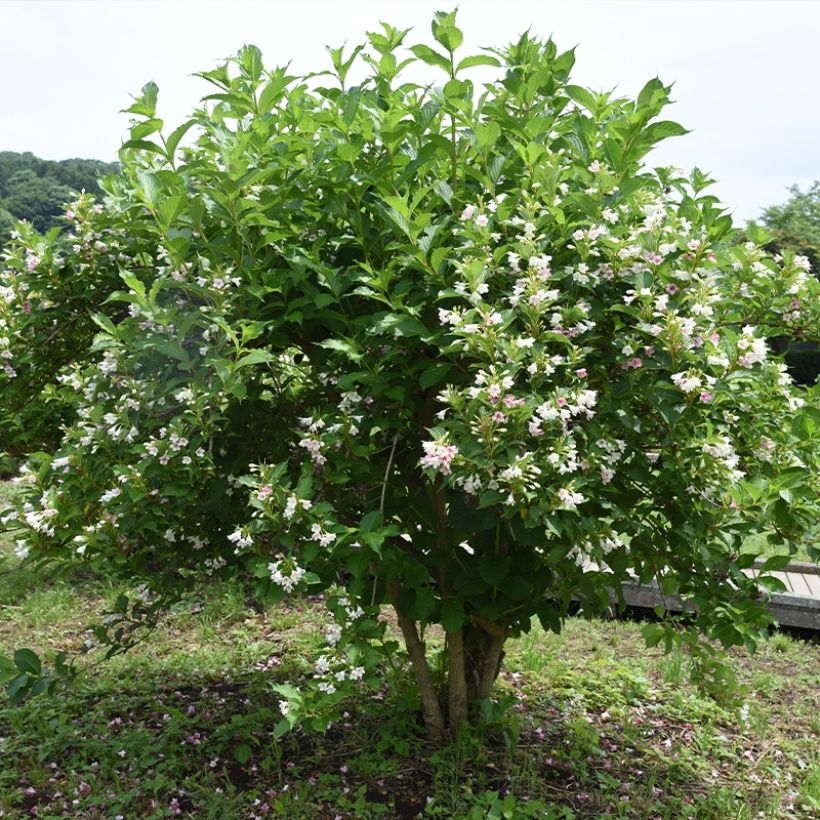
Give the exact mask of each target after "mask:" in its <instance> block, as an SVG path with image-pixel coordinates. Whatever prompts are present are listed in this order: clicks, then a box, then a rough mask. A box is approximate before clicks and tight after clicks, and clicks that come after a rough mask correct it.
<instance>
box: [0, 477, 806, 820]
mask: <svg viewBox="0 0 820 820" xmlns="http://www.w3.org/2000/svg"><path fill="white" fill-rule="evenodd" d="M0 492H2V485H0ZM15 563H16V559H14V558H13V555H12V553H11V550H10V548H9V545H8V544H6V545H5V546H4V547H3V548H1V549H0V572H2V571H3V570H5V569H9V568H12V567H13V566H14V565H15ZM116 593H117V590H116V589H115V588H114V587H113V586H112V585H111V584H109V583H106V582H105V581H103V580H100V579H97V578H90V577H80V576H76V577H73V578H65V579H53V578H49V577H46V576H45V575H43V574H41V573H38V572H27V573H25V574H23V573H11V574H4V575H2V576H0V653H6V654H8V653H9V652H10V651H11V650H13V649H14V648H16V647H18V646H29V647H31V648H32V649H35V651H41V652H45V651H49V650H53V649H55V648H60V649H67V650H71V651H76V650H78V649H79V648H80V646H81V645H82V642H83V640H84V638H85V633H84V627H85V624H87V623H89V622H90V621H91V620H93V613H94V612H95V611H96V610H97V608H98V607H99V606H100V605H101V604H103V603H104V602H105V601H107V600H111V599H112V598H113V597H114V596H115V595H116ZM323 619H324V615H323V612H322V608H321V606H320V605H319V604H318V603H316V602H307V603H304V604H295V603H293V602H291V603H289V604H280V605H279V606H277V607H275V608H273V609H271V610H268V611H261V612H260V611H257V609H254V608H251V607H250V606H249V605H248V602H247V599H246V594H245V590H244V589H243V588H242V587H241V585H239V584H237V583H219V584H213V585H211V586H210V587H209V588H207V589H205V590H204V591H203V592H202V594H201V596H200V597H199V598H198V599H197V600H195V601H192V602H189V603H188V604H186V606H185V607H181V608H180V609H179V610H178V611H176V612H175V613H174V614H173V615H172V616H171V617H169V618H168V619H167V621H166V622H164V623H163V625H162V626H161V627H160V628H159V629H158V631H157V632H156V634H155V636H154V639H153V640H152V641H151V642H148V643H145V644H142V645H140V646H139V647H137V648H135V649H134V650H133V651H132V652H130V653H129V654H127V655H125V656H123V657H119V658H115V659H113V660H111V661H110V662H108V663H107V664H104V665H101V666H99V667H96V668H95V670H94V671H93V673H92V674H89V675H88V676H86V677H84V678H83V679H82V680H81V681H80V683H79V685H78V686H77V688H76V689H75V690H74V691H72V692H70V693H68V694H66V695H64V696H60V697H59V698H56V699H51V700H33V701H30V702H28V703H25V704H24V705H23V706H21V707H19V708H16V709H14V708H10V707H8V706H7V705H6V704H4V703H2V702H0V738H2V739H0V810H2V812H5V815H4V816H6V817H29V816H32V815H33V814H36V816H38V817H71V818H116V817H122V818H126V819H127V820H130V818H142V817H151V818H154V817H156V818H159V817H173V816H179V817H196V818H214V820H215V819H216V818H220V820H222V819H223V818H225V819H227V820H231V819H232V818H254V817H277V818H296V819H297V820H298V819H299V818H304V819H305V820H309V819H310V818H334V817H342V818H357V819H358V818H377V817H385V818H410V817H416V816H421V817H437V818H468V819H469V820H479V819H480V818H501V817H511V818H527V817H538V818H556V819H557V818H565V819H566V818H598V817H612V818H635V820H644V819H645V818H669V820H671V819H672V818H676V819H677V818H714V819H715V820H724V819H727V818H735V819H738V820H746V819H747V818H748V820H751V819H752V818H761V817H762V818H783V819H784V820H785V819H786V818H795V819H796V820H806V819H807V818H812V817H820V756H819V755H818V748H820V652H818V647H817V645H816V644H812V643H809V642H807V641H797V640H793V639H792V638H789V637H788V636H786V635H785V634H775V635H774V636H773V637H772V638H771V639H770V640H769V641H768V642H767V643H766V644H765V645H764V646H763V647H761V649H760V651H759V653H758V654H757V655H756V656H754V657H749V656H748V655H747V654H745V653H741V652H737V653H735V654H734V655H733V656H732V664H733V667H734V669H735V671H736V673H737V675H738V677H739V679H740V681H741V683H742V684H743V685H744V686H746V687H747V690H748V691H747V693H746V695H745V702H746V704H747V706H748V716H747V718H746V719H745V720H743V719H741V717H740V715H739V713H738V710H737V709H735V708H731V707H729V706H725V705H721V704H719V703H716V702H714V701H713V700H710V699H708V698H706V697H704V696H702V695H700V694H699V693H698V692H697V691H696V690H694V689H693V688H692V687H691V686H690V685H689V684H688V682H687V659H686V657H685V656H683V655H680V654H671V655H663V654H662V653H661V652H660V651H658V650H654V649H653V650H649V651H647V650H646V649H645V648H644V644H643V640H642V638H641V636H640V627H639V626H638V625H636V624H633V623H628V622H617V621H583V620H580V619H574V620H571V621H570V622H569V623H568V624H567V626H566V629H565V631H564V632H563V633H562V634H561V635H559V636H556V635H552V634H545V633H544V632H543V631H541V630H540V629H533V631H532V632H531V633H529V634H528V635H526V636H524V637H523V638H522V639H521V640H520V641H518V642H516V643H514V644H512V645H511V647H510V652H509V654H508V656H507V658H506V661H505V670H504V673H503V676H502V679H501V681H500V684H499V687H498V697H499V699H500V700H502V701H504V702H506V703H508V704H509V710H508V712H507V716H506V717H499V716H498V715H492V714H488V715H486V721H485V723H484V725H483V726H482V727H481V728H480V730H479V731H478V732H477V733H476V734H474V735H472V736H469V737H464V738H461V739H460V740H459V741H458V742H456V743H454V744H453V745H451V746H449V747H447V748H445V749H440V750H432V749H430V748H428V747H427V746H426V745H425V743H424V738H423V735H422V732H421V730H420V728H419V725H418V718H417V714H416V706H415V701H414V698H413V695H412V691H411V690H410V688H409V685H408V683H407V680H406V679H405V678H404V677H403V675H401V674H399V673H391V674H390V675H388V676H387V677H386V678H385V684H384V688H383V690H382V692H380V693H379V694H378V695H376V696H373V697H370V698H368V699H365V700H363V701H362V702H361V703H360V704H357V705H356V707H355V709H354V708H353V707H351V708H350V712H349V714H347V716H346V717H345V718H344V719H343V720H342V721H340V722H338V723H336V724H334V725H333V726H332V727H331V729H330V730H329V731H328V732H327V733H326V734H324V735H309V734H306V733H296V734H293V735H291V736H287V737H285V738H284V739H283V740H282V741H280V742H278V743H274V742H273V741H272V739H271V732H272V729H273V727H274V725H275V724H276V722H277V721H278V718H279V715H278V711H277V700H278V697H277V696H276V695H275V693H273V692H271V690H270V684H271V683H272V682H282V681H285V680H291V681H294V682H298V680H299V679H300V678H301V677H302V676H303V675H304V674H305V672H306V671H307V669H308V667H309V661H308V659H309V658H311V657H312V656H314V655H315V649H316V648H317V647H318V645H319V636H320V635H321V632H322V629H321V626H322V623H323ZM246 754H247V757H246Z"/></svg>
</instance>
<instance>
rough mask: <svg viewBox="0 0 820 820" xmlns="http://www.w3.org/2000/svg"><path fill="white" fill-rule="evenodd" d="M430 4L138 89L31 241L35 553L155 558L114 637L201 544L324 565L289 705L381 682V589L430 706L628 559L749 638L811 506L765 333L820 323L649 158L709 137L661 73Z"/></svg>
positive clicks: (275, 582) (22, 284)
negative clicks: (414, 32) (38, 449)
mask: <svg viewBox="0 0 820 820" xmlns="http://www.w3.org/2000/svg"><path fill="white" fill-rule="evenodd" d="M432 28H433V37H434V43H433V45H432V46H428V45H416V46H413V47H412V48H411V49H410V54H409V55H407V54H406V53H405V52H403V51H402V50H401V49H402V45H403V42H404V40H405V38H406V35H407V33H408V32H406V31H399V30H396V29H394V28H392V27H390V26H389V25H385V24H383V26H382V29H381V30H380V31H378V32H375V33H370V34H368V38H367V42H366V44H364V46H361V47H357V48H355V49H354V50H353V51H352V52H351V53H350V54H349V55H348V54H344V53H343V52H342V50H341V49H339V50H332V51H331V57H332V62H333V71H332V72H328V73H326V74H324V75H317V76H314V77H295V76H291V75H289V74H288V72H287V69H286V68H277V69H274V70H273V71H267V70H265V69H264V68H263V65H262V60H261V56H260V53H259V51H258V50H257V49H256V48H254V47H252V46H247V47H245V48H243V49H242V50H241V51H240V52H239V53H238V55H237V56H236V57H235V58H232V59H231V60H229V61H228V62H226V63H225V64H224V65H220V66H219V67H218V68H216V69H214V70H212V71H207V72H204V73H202V74H200V75H199V76H200V77H202V78H203V79H204V80H205V81H207V82H208V83H210V85H211V86H212V93H211V94H209V95H208V96H207V97H205V98H204V99H203V103H202V107H201V108H200V109H198V110H197V111H196V112H195V113H194V115H193V116H192V118H191V119H190V120H189V121H188V122H186V123H184V124H183V125H181V126H180V127H178V128H176V130H173V131H170V132H169V131H168V130H167V129H165V128H164V124H163V122H162V120H160V119H158V117H157V111H156V104H157V89H156V87H155V86H153V85H149V86H146V87H145V88H144V89H143V92H142V95H141V96H140V97H138V98H137V99H136V101H135V102H134V104H133V105H132V106H131V108H130V109H129V110H130V111H131V113H132V114H133V115H134V122H133V127H132V129H131V133H130V139H129V141H128V142H127V143H125V145H124V146H123V148H122V151H121V162H122V175H121V176H118V177H116V178H113V177H112V178H109V179H108V180H107V181H106V182H105V183H104V187H105V192H106V195H105V198H104V205H102V206H101V205H95V204H94V203H93V202H92V201H91V200H90V199H89V198H83V199H81V200H80V201H79V202H78V203H77V204H76V205H75V206H73V207H71V208H70V210H69V212H68V213H67V214H66V219H67V220H68V222H69V224H70V225H71V226H72V231H73V236H72V238H71V239H69V240H67V241H63V240H60V239H59V238H58V237H56V236H55V235H53V234H50V235H47V236H39V235H37V234H36V233H35V232H33V231H31V232H25V233H23V234H22V235H19V236H18V238H17V239H16V240H15V241H13V242H12V243H11V244H10V245H8V247H7V248H6V250H5V258H4V265H3V272H2V274H0V279H1V281H0V285H2V287H0V297H2V298H0V327H2V330H3V332H2V338H0V355H2V356H3V366H4V372H0V382H2V391H3V393H2V395H3V409H4V411H5V412H6V413H7V414H8V413H9V412H14V413H17V412H18V411H17V409H16V408H17V407H18V405H17V404H15V402H18V403H20V406H22V404H23V403H25V402H28V406H29V407H30V412H31V413H32V414H33V415H34V416H37V417H38V418H40V417H41V418H42V420H43V425H41V426H45V427H47V426H48V424H49V422H48V418H50V417H49V416H48V413H49V405H48V403H43V401H42V400H41V399H42V396H43V394H42V393H40V392H39V391H40V388H41V387H44V389H45V391H46V392H45V395H46V396H52V397H54V398H55V401H56V400H57V399H59V402H60V406H61V407H62V408H63V412H64V413H65V417H66V418H67V419H68V421H67V423H66V425H65V429H64V433H63V435H62V438H61V441H60V442H59V445H58V446H57V448H56V450H55V451H54V452H53V453H48V454H44V453H39V454H35V455H33V456H32V458H31V462H30V465H29V466H28V468H26V471H25V472H24V475H23V480H22V482H21V483H22V491H21V492H22V495H21V501H20V506H19V508H18V510H17V512H16V513H11V514H10V515H7V517H6V521H7V526H9V527H11V528H13V529H15V531H16V537H17V538H18V539H19V547H20V551H21V554H24V553H28V554H29V555H30V557H31V558H32V559H34V558H37V559H47V560H50V561H56V562H76V561H82V562H85V563H87V564H88V565H90V566H91V567H93V568H96V569H99V570H102V571H104V572H106V573H115V574H120V575H122V576H124V577H127V578H129V579H133V580H134V582H135V583H137V582H138V583H141V584H144V585H145V587H144V588H143V590H142V592H141V593H140V594H138V595H136V596H133V597H131V598H130V599H123V600H122V601H121V602H120V607H119V611H118V613H117V614H114V615H112V616H110V617H109V619H108V624H109V627H110V628H109V630H108V632H107V633H106V632H104V631H102V630H101V631H100V634H99V636H98V637H103V638H104V639H106V640H110V641H111V642H112V643H113V645H114V647H115V648H116V647H117V646H119V645H120V644H127V642H128V640H129V636H130V635H131V630H132V627H134V626H135V625H137V624H139V623H142V622H143V621H144V620H145V619H146V618H147V617H149V615H150V614H151V613H153V612H155V611H157V610H158V609H159V608H160V607H161V606H162V605H164V604H165V603H167V602H168V601H169V600H173V599H174V598H175V597H176V596H178V595H179V594H181V591H182V590H184V589H186V588H188V587H189V586H190V585H191V584H193V583H195V582H196V580H197V579H198V578H201V577H202V576H208V575H227V574H230V573H240V574H243V575H248V576H252V577H253V578H255V589H256V592H257V594H258V595H259V596H261V597H262V598H264V599H266V600H268V601H275V600H277V599H279V598H281V597H282V596H284V595H287V594H294V593H296V592H306V591H310V592H318V591H325V592H327V593H328V605H329V607H330V609H331V611H332V612H333V613H334V615H335V616H336V620H337V623H338V625H337V626H334V627H332V628H331V629H330V630H329V632H328V635H327V638H328V648H327V652H326V653H325V654H324V655H323V656H322V657H320V658H317V659H314V660H315V664H314V668H313V678H312V682H311V684H310V685H305V687H303V688H301V689H296V688H287V687H285V688H283V689H282V690H281V691H282V700H283V702H282V712H283V721H282V724H280V726H279V727H278V729H277V731H279V732H282V731H285V730H287V729H288V728H289V727H290V726H292V725H294V724H295V723H296V722H297V721H299V720H300V719H301V720H305V721H307V722H308V725H316V726H319V725H324V721H325V720H326V719H327V714H328V712H327V709H328V708H330V707H333V706H334V705H336V704H338V703H340V702H341V701H342V700H343V699H344V698H345V697H347V696H349V695H350V694H351V693H353V692H354V691H355V690H356V688H357V687H360V686H362V685H367V684H375V683H377V680H378V678H377V674H376V670H377V668H378V664H379V663H380V661H381V659H382V658H383V656H384V654H385V652H387V653H391V652H392V651H393V650H394V649H395V645H394V644H392V643H391V642H390V641H389V640H386V637H385V635H386V633H385V622H384V620H383V619H382V618H381V617H380V613H381V607H382V605H384V604H391V605H392V606H393V607H395V609H396V612H397V613H398V621H399V626H400V628H401V631H402V633H403V637H404V639H405V643H406V649H407V652H408V655H409V658H410V661H411V663H412V666H413V670H414V673H415V676H416V680H417V683H418V685H419V689H420V692H421V696H422V702H423V712H424V718H425V721H426V723H427V725H428V728H429V729H430V731H431V733H432V734H433V735H435V736H441V735H442V734H443V733H444V732H445V730H446V726H445V724H446V723H447V720H448V719H449V722H450V725H451V726H456V725H458V724H459V723H460V722H462V721H463V720H465V719H467V716H468V703H469V701H470V700H471V699H474V698H479V699H481V698H486V697H488V696H489V694H490V689H491V686H492V683H493V681H494V680H495V677H496V675H497V674H498V669H499V667H500V663H501V658H502V655H503V644H504V641H505V640H506V639H507V638H508V637H510V636H515V635H517V634H519V633H520V632H522V631H527V630H528V629H529V628H530V624H531V622H532V619H533V618H537V619H538V620H540V622H541V624H543V626H544V627H546V628H548V629H554V630H558V629H560V627H561V623H562V621H563V619H564V618H565V617H566V615H567V613H568V611H569V610H570V607H572V606H573V605H574V602H580V604H581V606H582V607H583V609H584V610H585V611H592V612H595V611H600V610H601V609H604V608H606V607H608V606H609V605H610V596H611V595H616V596H617V595H620V584H621V582H622V581H624V580H626V579H628V578H631V577H637V578H638V579H640V580H641V581H644V582H647V581H650V580H651V579H657V580H658V581H659V582H660V585H661V588H662V590H663V591H664V593H665V594H668V595H673V594H678V595H682V596H684V597H687V598H690V599H691V600H692V602H693V603H694V604H695V605H696V607H697V612H696V613H695V614H694V615H693V616H692V621H691V622H692V624H693V627H694V630H695V632H694V633H693V634H696V633H701V634H706V635H707V636H709V637H710V638H713V639H717V640H719V641H722V642H723V643H724V644H727V645H732V644H737V643H746V644H748V645H750V646H752V645H753V644H754V640H755V638H756V636H758V635H759V634H760V633H761V630H763V629H764V628H765V627H766V625H767V624H768V623H769V618H768V616H767V614H766V612H765V607H764V603H765V602H764V600H763V598H762V597H761V585H762V587H766V586H768V587H769V588H770V589H775V588H777V584H778V583H779V582H777V581H776V580H775V579H768V580H767V579H766V578H763V579H759V580H758V581H753V580H751V579H749V578H747V577H746V575H744V573H743V571H742V570H743V569H744V568H746V567H748V566H749V565H750V564H751V563H752V561H753V560H754V556H753V555H749V554H741V546H742V544H743V542H744V539H745V538H746V537H747V536H748V535H749V534H751V533H757V532H761V531H770V532H771V533H772V536H771V537H772V540H774V541H775V542H777V543H787V544H788V545H789V546H790V547H791V548H792V549H795V548H796V546H797V545H798V543H799V542H800V541H801V539H803V538H804V535H805V533H806V531H807V529H808V528H809V527H810V525H811V524H812V522H813V521H814V520H816V519H815V516H816V513H817V509H816V503H817V495H818V493H817V490H818V477H817V471H816V456H817V443H818V437H817V420H818V412H817V403H816V396H813V395H812V394H810V393H805V392H801V391H799V390H797V389H796V388H795V387H793V385H792V384H791V383H790V379H789V377H788V375H787V374H786V373H785V370H784V367H783V365H782V364H781V363H780V362H779V361H777V360H773V359H772V358H771V357H770V355H769V353H768V349H767V344H766V339H767V337H769V336H773V335H783V334H785V333H788V334H789V335H792V336H796V337H804V336H806V335H808V334H810V333H811V332H814V333H816V332H817V328H818V323H817V301H816V297H817V282H816V281H815V280H814V279H813V278H812V277H810V276H809V275H808V273H807V270H808V263H807V261H806V260H805V259H804V258H801V257H799V256H796V255H794V254H793V253H789V252H786V253H784V255H783V257H782V259H779V260H778V261H775V259H773V258H772V257H771V256H769V255H767V254H766V253H765V252H763V251H762V250H761V249H760V248H759V247H758V246H757V245H755V244H754V243H753V242H749V243H747V244H745V245H738V244H734V243H733V241H732V236H733V232H732V225H731V219H730V217H729V216H727V215H726V214H725V213H724V212H723V210H722V209H721V207H720V205H719V203H718V202H717V200H716V199H715V198H714V197H713V196H711V195H709V194H708V193H705V192H704V191H705V189H706V188H707V187H708V185H709V183H710V182H711V180H709V179H707V177H706V176H705V175H704V174H703V173H701V172H700V171H698V170H697V169H696V170H694V171H693V172H692V173H691V174H690V175H689V176H684V175H682V173H681V172H680V171H678V170H677V169H670V168H657V169H654V170H651V169H649V168H647V167H646V166H645V164H644V158H645V157H646V155H647V154H648V152H649V151H650V150H651V149H652V148H653V147H654V146H655V145H656V144H657V143H658V142H659V141H660V140H662V139H664V138H667V137H670V136H679V135H682V134H684V133H685V130H684V129H683V128H682V127H681V126H680V125H678V124H676V123H674V122H671V121H668V120H663V119H660V115H661V113H662V111H663V109H664V107H665V106H666V105H667V103H668V102H669V92H670V87H668V86H665V85H664V84H663V83H661V82H660V81H659V80H657V79H655V80H651V81H650V82H649V83H647V85H646V86H645V87H644V88H643V89H642V90H641V92H640V93H639V94H638V96H637V98H636V99H630V98H623V97H616V96H614V95H613V94H609V93H595V92H592V91H590V90H588V89H585V88H582V87H580V86H577V85H573V84H571V83H570V80H569V74H570V70H571V69H572V66H573V63H574V59H575V58H574V53H573V52H572V51H568V52H563V53H559V52H558V50H557V49H556V47H555V45H554V43H553V42H552V41H551V40H549V41H546V42H543V41H540V40H537V39H534V38H533V37H531V36H530V35H524V36H522V37H521V38H520V39H519V40H518V41H517V42H514V43H513V44H511V45H510V46H509V47H507V48H502V49H487V50H485V51H484V52H483V53H482V54H479V55H471V56H466V57H463V56H461V50H460V45H461V40H462V36H461V32H460V31H459V30H458V28H457V27H456V22H455V17H454V15H453V14H443V13H440V14H437V15H436V16H435V19H434V21H433V27H432ZM356 60H358V63H357V64H356V66H355V67H354V68H353V69H351V66H352V65H353V63H354V61H356ZM413 61H421V62H422V63H426V64H427V65H428V66H431V67H432V68H433V69H435V70H436V71H438V72H439V76H440V80H441V81H440V82H437V83H434V84H432V85H420V84H418V83H416V82H411V81H405V80H404V79H403V78H402V72H403V71H404V70H406V69H407V67H408V64H409V63H411V62H413ZM477 66H485V67H486V66H490V67H495V68H497V69H498V72H497V78H496V79H494V80H492V81H490V82H488V83H487V84H486V85H483V86H481V87H476V86H475V84H474V83H473V82H472V81H471V80H470V79H469V76H470V74H471V69H473V68H474V67H477ZM362 68H365V69H366V75H365V76H363V77H362V78H361V79H359V80H357V81H356V83H355V84H353V83H351V82H350V81H349V76H350V75H352V73H353V71H358V70H360V69H362ZM331 75H332V76H331ZM186 134H187V135H188V141H189V144H187V145H185V147H182V145H183V138H184V137H185V136H186ZM66 242H67V243H66ZM92 326H93V332H94V334H95V335H94V340H93V344H90V343H89V340H90V337H91V335H92V330H91V329H92ZM57 340H60V341H59V345H58V342H57ZM55 370H56V374H55V372H54V371H55ZM33 398H35V400H34V401H32V399H33ZM38 414H40V415H39V416H38ZM38 418H33V419H32V421H31V422H26V431H28V432H29V433H30V432H31V431H32V430H36V429H37V424H38ZM6 424H7V425H8V424H9V416H8V415H7V416H6ZM10 429H12V428H11V426H7V428H6V430H5V431H4V434H6V435H8V431H9V430H10ZM26 431H23V432H26ZM778 560H779V559H778ZM776 566H779V564H778V563H777V561H775V562H774V563H771V562H770V564H769V567H770V568H775V567H776ZM428 624H440V625H441V627H442V628H443V630H444V632H445V633H446V658H447V662H446V668H447V679H448V684H447V687H446V691H447V696H446V699H445V698H444V696H441V697H439V695H438V693H437V692H436V685H437V683H438V682H439V681H438V680H437V679H436V677H435V675H434V674H433V672H432V667H431V665H430V663H429V658H428V657H427V656H426V651H425V650H426V645H425V643H424V634H425V633H424V628H425V627H426V626H427V625H428ZM680 635H681V633H678V632H675V631H674V630H673V629H672V628H671V627H669V626H668V625H667V624H658V625H654V626H653V627H651V629H650V631H649V637H650V640H652V641H655V642H657V641H658V640H660V639H661V638H662V637H665V638H666V639H668V640H670V641H671V640H672V638H673V636H677V637H678V638H679V637H680ZM106 636H107V637H106ZM32 679H33V678H32ZM448 715H449V718H448Z"/></svg>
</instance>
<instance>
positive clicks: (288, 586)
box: [268, 556, 307, 594]
mask: <svg viewBox="0 0 820 820" xmlns="http://www.w3.org/2000/svg"><path fill="white" fill-rule="evenodd" d="M268 571H269V572H270V579H271V581H273V583H274V584H276V585H277V586H280V587H282V589H284V590H285V592H287V593H288V594H290V593H291V592H293V590H294V589H296V587H297V586H299V584H300V583H301V581H302V579H303V578H304V577H305V574H306V572H307V570H306V569H304V568H303V567H300V566H299V565H298V564H297V563H296V561H295V559H293V558H292V557H288V558H285V557H281V556H280V558H279V559H278V560H276V561H271V562H270V563H269V564H268Z"/></svg>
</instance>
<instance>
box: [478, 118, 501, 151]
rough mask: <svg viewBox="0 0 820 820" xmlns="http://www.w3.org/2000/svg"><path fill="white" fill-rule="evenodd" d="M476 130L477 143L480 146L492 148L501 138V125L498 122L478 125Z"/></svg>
mask: <svg viewBox="0 0 820 820" xmlns="http://www.w3.org/2000/svg"><path fill="white" fill-rule="evenodd" d="M474 132H475V141H476V145H477V146H478V147H479V148H492V146H494V145H495V144H496V143H497V142H498V140H499V139H501V126H500V125H499V124H498V123H497V122H488V123H487V124H486V125H477V126H476V127H475V129H474Z"/></svg>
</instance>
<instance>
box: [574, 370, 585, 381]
mask: <svg viewBox="0 0 820 820" xmlns="http://www.w3.org/2000/svg"><path fill="white" fill-rule="evenodd" d="M575 375H576V376H577V377H578V378H579V379H585V378H586V377H587V369H586V368H585V367H579V368H578V369H577V370H576V371H575Z"/></svg>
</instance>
